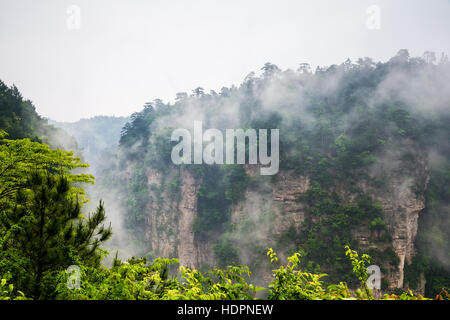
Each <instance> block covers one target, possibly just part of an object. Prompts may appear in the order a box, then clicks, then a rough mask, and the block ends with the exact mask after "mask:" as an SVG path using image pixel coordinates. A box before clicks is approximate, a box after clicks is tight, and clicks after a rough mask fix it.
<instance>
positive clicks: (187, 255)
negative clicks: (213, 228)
mask: <svg viewBox="0 0 450 320" xmlns="http://www.w3.org/2000/svg"><path fill="white" fill-rule="evenodd" d="M170 174H172V175H173V174H176V173H174V172H171V173H170ZM178 174H179V175H180V187H181V190H180V197H179V198H178V199H173V198H171V196H170V195H169V193H168V192H167V191H162V192H158V190H160V189H162V186H163V181H162V178H163V176H162V174H161V173H160V172H159V171H157V170H153V169H149V170H147V181H148V185H149V193H150V196H151V199H152V200H151V201H150V203H149V205H148V214H147V226H148V229H147V234H146V238H147V239H148V241H149V242H150V245H151V248H152V251H153V253H154V254H155V255H157V256H160V257H166V258H173V257H178V258H179V260H180V264H181V265H184V266H191V267H198V266H202V265H214V263H215V258H214V253H213V251H212V244H210V243H204V242H200V241H197V240H196V239H195V236H194V232H193V231H192V224H193V222H194V219H195V217H196V214H197V194H198V189H199V187H200V182H199V181H196V180H195V178H194V177H193V176H192V174H191V173H190V172H188V171H186V170H180V172H179V173H178ZM165 178H166V179H167V178H170V176H169V177H165Z"/></svg>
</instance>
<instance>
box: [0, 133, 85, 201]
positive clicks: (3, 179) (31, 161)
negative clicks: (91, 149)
mask: <svg viewBox="0 0 450 320" xmlns="http://www.w3.org/2000/svg"><path fill="white" fill-rule="evenodd" d="M5 136H6V133H5V132H2V131H0V206H2V205H5V203H6V202H7V201H9V200H10V199H12V198H14V197H15V195H16V194H17V192H18V191H19V190H22V189H25V188H26V186H25V184H26V181H27V180H28V177H29V176H30V174H31V173H32V172H35V171H47V172H50V173H52V174H60V175H65V176H66V178H67V180H68V182H69V183H81V182H84V183H93V181H94V177H93V176H92V175H89V174H83V173H75V169H77V168H86V167H88V165H87V164H84V163H82V162H81V161H80V158H77V157H74V156H73V152H71V151H63V150H59V149H56V150H55V149H50V147H49V146H48V145H46V144H41V143H38V142H32V141H30V140H29V139H20V140H10V139H6V138H5ZM71 195H72V197H73V198H74V199H75V198H79V199H80V200H84V190H83V189H82V188H81V187H77V186H75V185H74V186H73V187H72V188H71Z"/></svg>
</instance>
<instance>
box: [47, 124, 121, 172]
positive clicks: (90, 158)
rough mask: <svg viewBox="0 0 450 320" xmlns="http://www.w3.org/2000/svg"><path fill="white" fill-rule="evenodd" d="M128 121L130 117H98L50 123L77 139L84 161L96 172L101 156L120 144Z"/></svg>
mask: <svg viewBox="0 0 450 320" xmlns="http://www.w3.org/2000/svg"><path fill="white" fill-rule="evenodd" d="M128 121H129V118H128V117H114V116H96V117H92V118H89V119H81V120H79V121H76V122H57V121H52V120H50V121H49V122H50V123H51V124H52V125H54V126H55V127H57V128H62V129H64V131H66V132H67V133H69V134H70V135H71V136H73V137H74V138H75V139H76V141H77V142H78V145H79V147H80V149H81V151H82V154H83V157H84V159H85V160H86V161H87V162H88V163H89V164H90V165H91V168H92V170H93V172H95V168H96V167H97V166H96V165H97V163H98V162H99V161H101V160H100V156H101V154H104V153H105V152H108V151H109V152H113V150H114V148H115V147H116V146H117V145H118V143H119V139H120V132H121V129H122V128H123V126H124V125H125V124H126V123H127V122H128Z"/></svg>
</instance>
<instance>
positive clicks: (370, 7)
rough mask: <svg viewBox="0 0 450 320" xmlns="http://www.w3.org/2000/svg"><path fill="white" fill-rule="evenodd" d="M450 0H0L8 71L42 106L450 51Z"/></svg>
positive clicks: (131, 100) (126, 106)
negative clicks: (266, 69)
mask: <svg viewBox="0 0 450 320" xmlns="http://www.w3.org/2000/svg"><path fill="white" fill-rule="evenodd" d="M449 17H450V0H395V1H393V0H384V1H366V0H339V1H336V0H314V1H312V0H310V1H302V0H291V1H289V0H276V1H272V0H270V1H269V0H247V1H246V0H222V1H211V0H189V1H187V0H183V1H178V0H161V1H159V0H127V1H125V0H84V1H81V0H70V1H67V0H0V79H1V80H2V81H3V82H5V83H6V84H7V85H12V84H15V85H16V86H17V87H18V89H19V90H20V92H21V93H22V95H23V96H24V98H26V99H29V100H31V101H32V102H33V104H34V105H35V106H36V110H37V112H38V113H39V114H40V115H42V116H44V117H47V118H51V119H52V120H56V121H69V122H74V121H77V120H79V119H80V118H89V117H93V116H96V115H116V116H127V115H130V114H131V113H133V112H136V111H140V110H141V109H142V106H143V104H144V103H145V102H148V101H152V100H154V99H157V98H158V99H162V100H163V101H165V102H173V101H174V98H175V95H176V93H177V92H188V93H190V92H191V91H192V90H193V89H195V88H196V87H199V86H200V87H203V88H204V89H205V91H206V92H208V91H209V90H216V91H220V89H221V88H222V87H224V86H225V87H230V86H231V85H233V84H234V85H236V86H238V85H239V84H240V83H241V82H242V80H243V79H244V78H245V77H246V75H247V74H249V73H250V72H252V71H254V72H256V73H257V74H259V73H260V72H261V70H260V69H261V67H262V66H263V65H264V63H266V62H271V63H274V64H276V65H277V66H278V67H280V68H281V69H288V68H290V69H293V70H295V69H297V68H298V65H299V64H300V63H302V62H307V63H310V64H311V66H312V68H313V69H315V67H316V66H318V65H319V66H327V65H331V64H340V63H342V62H344V61H345V60H346V59H347V58H350V59H352V60H353V61H355V60H356V59H357V58H359V57H371V58H373V59H375V60H376V61H386V60H388V59H389V58H390V57H392V56H393V55H395V54H396V53H397V51H398V50H399V49H403V48H405V49H408V50H409V51H410V53H411V55H412V56H422V54H423V52H424V51H434V52H436V54H437V56H438V57H439V56H440V54H441V53H442V52H445V53H447V54H449V55H450V19H449Z"/></svg>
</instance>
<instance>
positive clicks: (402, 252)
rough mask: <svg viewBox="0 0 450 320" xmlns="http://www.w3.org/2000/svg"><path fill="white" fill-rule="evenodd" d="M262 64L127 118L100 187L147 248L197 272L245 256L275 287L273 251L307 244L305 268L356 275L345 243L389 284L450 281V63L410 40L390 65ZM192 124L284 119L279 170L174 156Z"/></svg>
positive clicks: (334, 275) (428, 286)
mask: <svg viewBox="0 0 450 320" xmlns="http://www.w3.org/2000/svg"><path fill="white" fill-rule="evenodd" d="M262 71H263V72H262V74H261V76H259V77H258V76H256V75H255V74H254V73H251V74H249V75H248V76H247V77H246V78H245V80H244V82H243V83H242V84H241V85H240V86H239V87H235V86H233V87H231V88H225V87H224V88H222V90H221V92H220V93H217V92H214V91H211V92H210V93H205V92H204V90H203V89H202V88H197V89H195V90H194V91H193V93H192V94H187V93H179V94H177V100H176V102H175V103H174V104H165V103H163V102H162V101H161V100H155V101H154V102H152V103H148V104H146V105H145V106H144V109H143V110H142V111H141V112H138V113H135V114H133V115H132V116H131V119H130V122H129V123H127V124H126V125H125V127H124V128H123V131H122V135H121V137H120V145H119V150H118V151H117V153H116V155H115V156H116V159H115V160H114V161H112V163H108V164H107V165H105V166H103V168H102V169H101V170H100V171H99V172H100V173H99V177H100V186H99V188H103V190H110V191H111V190H117V196H115V197H114V202H115V204H114V205H117V206H119V207H121V208H122V210H123V217H124V228H125V229H126V230H127V232H128V234H132V235H133V237H134V241H136V243H138V246H137V247H138V249H139V250H138V252H139V254H142V255H145V256H147V257H148V258H153V257H159V256H161V257H179V259H180V263H181V264H182V265H189V266H193V267H196V268H199V269H200V270H203V269H207V268H209V267H211V266H215V265H219V266H224V265H228V264H231V263H243V264H247V265H249V266H250V269H251V270H252V271H253V272H254V273H255V274H256V275H257V276H258V277H259V279H260V282H261V283H267V282H269V280H270V277H271V269H270V268H271V267H270V266H267V265H266V264H265V263H264V261H265V260H264V259H265V254H266V252H267V248H269V247H270V248H274V249H275V251H277V252H279V253H280V256H281V257H282V258H284V257H286V256H288V255H289V254H290V253H292V252H294V251H299V252H301V253H302V259H301V260H302V266H303V268H304V269H306V270H311V271H315V272H316V271H318V270H321V271H323V272H326V273H328V274H329V278H328V279H329V280H330V281H332V280H333V281H334V280H336V279H339V280H343V281H347V282H348V283H349V284H350V285H352V284H354V280H352V279H353V278H352V276H351V270H352V266H351V264H350V262H348V260H347V259H346V257H345V254H344V246H345V245H346V244H349V245H350V246H351V247H352V248H355V249H356V250H358V251H360V252H364V253H368V254H370V255H371V256H372V257H373V258H374V260H373V261H372V263H373V264H375V265H378V266H380V268H381V272H382V289H383V290H385V291H394V290H396V289H405V288H411V289H414V290H416V291H417V292H421V293H424V292H425V293H426V294H427V295H429V296H430V295H433V294H436V291H437V290H439V289H440V288H441V287H442V286H448V285H449V281H450V276H449V275H450V273H449V268H448V266H449V256H448V252H450V250H448V249H449V244H450V241H449V237H448V232H447V230H448V227H449V219H448V213H449V211H448V208H450V203H449V201H450V190H449V189H448V185H449V182H450V142H449V141H450V140H449V139H448V138H449V137H450V126H449V125H448V124H449V123H450V112H449V105H450V65H449V63H448V59H445V57H443V58H442V59H441V61H440V62H439V63H438V64H433V63H430V62H429V61H426V59H422V58H416V57H410V56H409V53H408V51H407V50H400V51H399V53H398V54H397V55H396V56H394V57H392V58H391V59H390V60H389V61H387V62H385V63H382V62H374V61H372V60H371V59H369V58H364V59H359V60H358V61H357V62H356V63H352V62H351V61H350V60H347V61H345V62H344V63H342V64H340V65H332V66H330V67H326V68H319V67H318V68H317V69H316V70H315V72H314V73H312V72H311V71H310V68H309V66H308V65H307V64H301V66H300V68H299V70H297V71H293V70H285V71H283V70H280V69H279V68H278V67H277V66H276V65H273V64H271V63H267V64H265V65H264V66H263V68H262ZM195 121H202V123H203V126H204V129H205V130H206V129H209V128H214V129H217V130H219V131H221V132H223V133H225V132H226V129H238V128H242V129H268V130H269V132H275V131H270V130H271V129H278V130H279V152H280V153H279V171H278V172H277V173H276V174H274V175H267V176H264V175H260V168H261V164H248V162H247V163H246V164H239V165H233V164H213V165H208V164H204V163H203V164H182V165H176V164H174V163H173V161H172V160H171V159H172V158H171V153H172V148H173V147H174V146H175V145H176V144H177V142H178V141H172V139H171V135H172V132H173V131H174V130H175V129H186V130H188V131H191V132H192V129H193V127H194V122H195ZM271 134H274V133H271ZM269 140H270V139H269ZM257 143H258V145H257V147H258V148H259V147H260V146H261V144H260V143H261V139H259V140H258V142H257ZM272 143H273V141H272ZM251 147H252V146H251V144H250V145H248V146H247V149H245V150H246V151H245V153H246V154H247V155H248V154H249V152H250V149H251ZM269 149H270V143H269ZM216 152H217V151H216ZM111 204H112V203H111ZM106 206H108V202H107V201H106Z"/></svg>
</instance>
